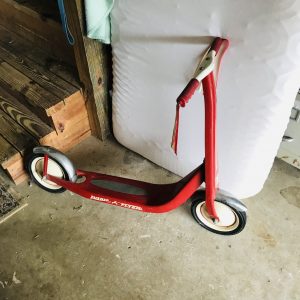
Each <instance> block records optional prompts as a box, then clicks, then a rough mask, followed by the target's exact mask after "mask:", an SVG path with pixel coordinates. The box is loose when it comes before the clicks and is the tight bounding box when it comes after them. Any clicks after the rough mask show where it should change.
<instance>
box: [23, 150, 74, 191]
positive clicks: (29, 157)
mask: <svg viewBox="0 0 300 300" xmlns="http://www.w3.org/2000/svg"><path fill="white" fill-rule="evenodd" d="M37 157H41V158H43V157H44V155H43V154H40V153H38V154H36V153H30V154H29V155H27V157H26V160H25V168H26V171H27V172H28V174H29V175H30V178H31V179H32V181H33V182H34V183H35V184H36V185H38V186H39V187H40V188H42V189H43V190H45V191H47V192H49V193H53V194H58V193H63V192H64V191H65V190H66V189H65V188H63V187H60V188H59V189H50V188H47V187H46V186H44V185H42V184H41V183H40V182H39V181H38V180H37V179H36V178H35V176H34V175H33V173H32V170H31V164H32V162H33V161H34V159H35V158H37ZM51 160H53V161H55V163H57V164H58V165H59V167H60V168H61V169H62V171H63V174H64V179H66V180H68V179H69V177H68V174H67V172H66V170H65V169H64V168H63V166H62V165H61V164H60V163H59V162H57V161H56V160H55V159H53V158H52V157H51Z"/></svg>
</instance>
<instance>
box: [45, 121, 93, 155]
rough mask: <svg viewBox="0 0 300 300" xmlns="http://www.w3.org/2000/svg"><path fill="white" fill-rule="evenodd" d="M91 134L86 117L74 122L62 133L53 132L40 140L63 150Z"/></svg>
mask: <svg viewBox="0 0 300 300" xmlns="http://www.w3.org/2000/svg"><path fill="white" fill-rule="evenodd" d="M90 135H91V130H90V124H89V119H88V118H87V117H86V118H84V119H82V120H78V122H77V123H75V122H74V124H73V126H70V127H69V128H68V130H65V131H64V132H62V133H60V134H55V133H51V134H49V135H47V136H45V137H44V138H42V139H41V140H40V143H41V144H42V145H48V146H53V147H55V148H57V149H59V150H61V151H67V150H69V149H71V148H72V147H74V146H75V145H77V144H78V143H80V142H81V141H82V140H83V139H85V138H86V137H88V136H90Z"/></svg>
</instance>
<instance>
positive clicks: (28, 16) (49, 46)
mask: <svg viewBox="0 0 300 300" xmlns="http://www.w3.org/2000/svg"><path fill="white" fill-rule="evenodd" d="M48 2H49V1H48ZM50 2H53V0H51V1H50ZM0 11H1V18H0V24H2V25H3V26H5V27H6V28H8V29H9V30H12V31H14V32H16V33H17V34H19V35H21V36H23V37H25V38H27V39H29V40H30V41H31V42H32V43H33V44H34V46H39V47H41V48H42V49H45V50H47V51H48V53H50V54H52V55H54V56H55V57H58V58H62V57H63V58H64V60H66V61H68V62H69V63H71V64H74V63H75V61H74V54H73V51H72V47H71V46H69V45H68V43H67V41H66V38H65V36H64V33H63V30H62V27H61V24H60V23H59V22H57V21H54V20H52V19H50V18H47V16H45V14H44V15H42V14H40V13H39V12H36V11H34V10H33V9H31V8H30V7H28V6H27V7H26V6H24V5H22V4H19V3H17V2H16V1H14V0H1V1H0Z"/></svg>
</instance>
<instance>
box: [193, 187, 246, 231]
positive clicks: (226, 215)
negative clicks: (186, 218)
mask: <svg viewBox="0 0 300 300" xmlns="http://www.w3.org/2000/svg"><path fill="white" fill-rule="evenodd" d="M192 201H193V202H192V207H191V210H192V215H193V217H194V219H195V220H196V221H197V222H198V223H199V224H200V225H201V226H202V227H203V228H205V229H207V230H209V231H211V232H213V233H217V234H221V235H234V234H237V233H240V232H241V231H242V230H243V229H244V228H245V226H246V223H247V214H246V207H245V206H244V205H243V204H242V203H241V202H240V201H238V200H236V199H232V198H228V199H226V196H217V198H216V200H215V208H216V212H217V215H218V217H219V221H218V220H213V219H212V218H211V216H210V215H209V214H208V212H207V209H206V205H205V192H204V191H198V192H197V193H196V195H195V196H194V197H193V199H192Z"/></svg>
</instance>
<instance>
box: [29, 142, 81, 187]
mask: <svg viewBox="0 0 300 300" xmlns="http://www.w3.org/2000/svg"><path fill="white" fill-rule="evenodd" d="M33 153H35V154H47V155H48V156H49V157H51V158H53V159H54V160H56V161H57V162H58V163H59V164H60V165H61V166H62V167H63V168H64V169H65V171H66V172H67V174H68V177H69V180H70V181H72V182H75V181H76V180H77V175H76V169H75V167H74V165H73V163H72V162H71V160H70V159H69V158H68V157H67V156H66V155H65V154H63V153H62V152H60V151H59V150H57V149H55V148H52V147H49V146H38V147H35V148H33Z"/></svg>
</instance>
